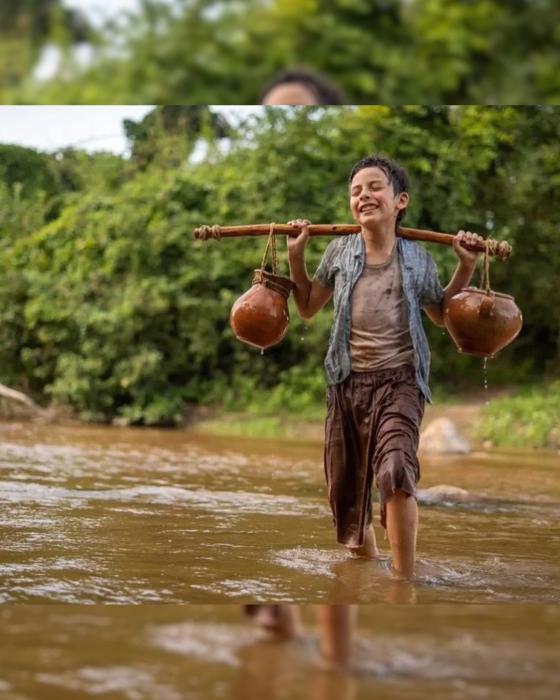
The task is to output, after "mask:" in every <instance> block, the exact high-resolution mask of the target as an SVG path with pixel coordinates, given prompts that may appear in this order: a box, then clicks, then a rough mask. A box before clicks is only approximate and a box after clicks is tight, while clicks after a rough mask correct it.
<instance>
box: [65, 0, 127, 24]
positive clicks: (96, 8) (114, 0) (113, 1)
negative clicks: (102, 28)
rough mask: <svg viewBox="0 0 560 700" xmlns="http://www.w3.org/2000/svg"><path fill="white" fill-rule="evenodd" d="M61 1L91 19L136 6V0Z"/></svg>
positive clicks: (109, 15) (110, 15) (104, 16)
mask: <svg viewBox="0 0 560 700" xmlns="http://www.w3.org/2000/svg"><path fill="white" fill-rule="evenodd" d="M63 2H64V5H66V7H70V8H74V9H77V10H82V11H83V12H84V13H85V14H87V16H88V17H89V18H90V19H91V20H99V21H101V20H102V19H103V18H107V17H114V16H115V15H117V14H119V12H123V11H131V10H135V9H136V8H137V7H138V0H109V1H107V0H63Z"/></svg>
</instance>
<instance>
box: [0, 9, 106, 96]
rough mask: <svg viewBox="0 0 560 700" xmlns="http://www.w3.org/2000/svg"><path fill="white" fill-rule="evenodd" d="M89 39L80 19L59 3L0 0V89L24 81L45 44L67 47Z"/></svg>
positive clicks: (91, 37)
mask: <svg viewBox="0 0 560 700" xmlns="http://www.w3.org/2000/svg"><path fill="white" fill-rule="evenodd" d="M93 38H94V34H93V32H92V30H91V28H90V27H89V26H88V23H87V21H86V20H85V18H84V16H83V15H82V14H81V13H80V12H77V11H75V10H72V9H69V8H67V7H65V6H64V4H63V2H62V0H2V3H1V4H0V89H4V88H6V89H9V88H10V87H12V86H15V85H18V84H20V83H21V82H22V81H25V78H26V76H28V74H29V73H30V71H31V70H32V69H33V66H34V64H35V62H36V61H37V59H38V57H39V54H40V51H41V49H42V48H43V47H44V45H45V44H46V43H47V42H48V41H56V42H57V43H58V44H60V45H68V44H72V43H78V42H83V41H86V40H92V39H93Z"/></svg>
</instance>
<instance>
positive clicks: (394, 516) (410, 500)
mask: <svg viewBox="0 0 560 700" xmlns="http://www.w3.org/2000/svg"><path fill="white" fill-rule="evenodd" d="M386 508H387V535H388V536H389V543H390V545H391V553H392V555H393V568H394V569H395V571H396V573H397V574H399V575H400V576H404V577H405V578H412V576H414V562H415V558H416V535H417V532H418V504H417V503H416V499H415V498H414V497H413V496H407V494H405V493H403V492H402V491H397V492H396V493H395V494H394V495H393V496H391V498H390V499H389V500H388V501H387V504H386Z"/></svg>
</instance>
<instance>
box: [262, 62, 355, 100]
mask: <svg viewBox="0 0 560 700" xmlns="http://www.w3.org/2000/svg"><path fill="white" fill-rule="evenodd" d="M344 102H345V100H344V95H343V93H342V91H341V90H340V88H338V87H337V86H336V85H335V84H334V83H332V82H331V81H330V80H329V79H328V78H327V77H325V76H324V75H321V74H320V73H315V72H313V71H309V70H306V69H303V68H302V69H294V70H287V71H282V72H281V73H279V74H278V75H277V76H276V77H275V78H273V80H271V81H270V82H269V83H268V84H267V85H266V86H265V88H264V90H263V92H262V93H261V104H263V105H269V106H272V105H342V104H344Z"/></svg>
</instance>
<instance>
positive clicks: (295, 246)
mask: <svg viewBox="0 0 560 700" xmlns="http://www.w3.org/2000/svg"><path fill="white" fill-rule="evenodd" d="M310 223H311V222H310V221H309V220H308V219H294V220H293V221H288V226H293V227H294V228H298V229H301V233H300V234H299V235H298V236H295V237H293V236H288V237H287V238H288V254H289V255H294V256H299V255H303V253H304V251H305V246H306V245H307V241H308V239H309V224H310Z"/></svg>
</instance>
